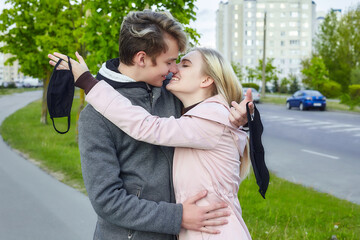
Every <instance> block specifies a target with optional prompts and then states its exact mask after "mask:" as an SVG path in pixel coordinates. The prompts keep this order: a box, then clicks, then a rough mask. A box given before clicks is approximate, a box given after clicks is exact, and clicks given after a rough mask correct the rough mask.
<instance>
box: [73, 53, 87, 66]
mask: <svg viewBox="0 0 360 240" xmlns="http://www.w3.org/2000/svg"><path fill="white" fill-rule="evenodd" d="M75 56H76V58H77V59H78V60H79V63H80V64H86V63H85V61H84V58H83V57H82V56H81V55H80V54H79V53H78V52H77V51H76V52H75Z"/></svg>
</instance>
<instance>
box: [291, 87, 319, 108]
mask: <svg viewBox="0 0 360 240" xmlns="http://www.w3.org/2000/svg"><path fill="white" fill-rule="evenodd" d="M286 107H287V108H288V109H291V108H292V107H298V108H299V109H300V110H301V111H303V110H307V109H310V108H318V109H320V110H321V111H324V110H325V108H326V97H325V96H323V95H322V94H321V93H320V92H319V91H316V90H300V91H297V92H295V93H294V95H292V96H291V97H289V98H288V99H287V100H286Z"/></svg>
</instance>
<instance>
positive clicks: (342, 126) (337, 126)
mask: <svg viewBox="0 0 360 240" xmlns="http://www.w3.org/2000/svg"><path fill="white" fill-rule="evenodd" d="M344 127H353V125H350V124H338V125H336V124H334V125H330V126H324V127H321V128H322V129H327V128H344Z"/></svg>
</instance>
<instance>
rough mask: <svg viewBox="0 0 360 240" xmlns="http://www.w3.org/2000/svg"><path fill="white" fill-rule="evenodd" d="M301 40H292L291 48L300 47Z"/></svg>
mask: <svg viewBox="0 0 360 240" xmlns="http://www.w3.org/2000/svg"><path fill="white" fill-rule="evenodd" d="M299 45H300V40H290V46H299Z"/></svg>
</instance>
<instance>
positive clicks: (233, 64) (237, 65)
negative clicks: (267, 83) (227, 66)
mask: <svg viewBox="0 0 360 240" xmlns="http://www.w3.org/2000/svg"><path fill="white" fill-rule="evenodd" d="M231 67H232V68H233V70H234V73H235V75H236V76H237V78H238V79H239V81H240V82H242V80H243V72H242V68H241V65H240V63H238V62H231Z"/></svg>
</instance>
